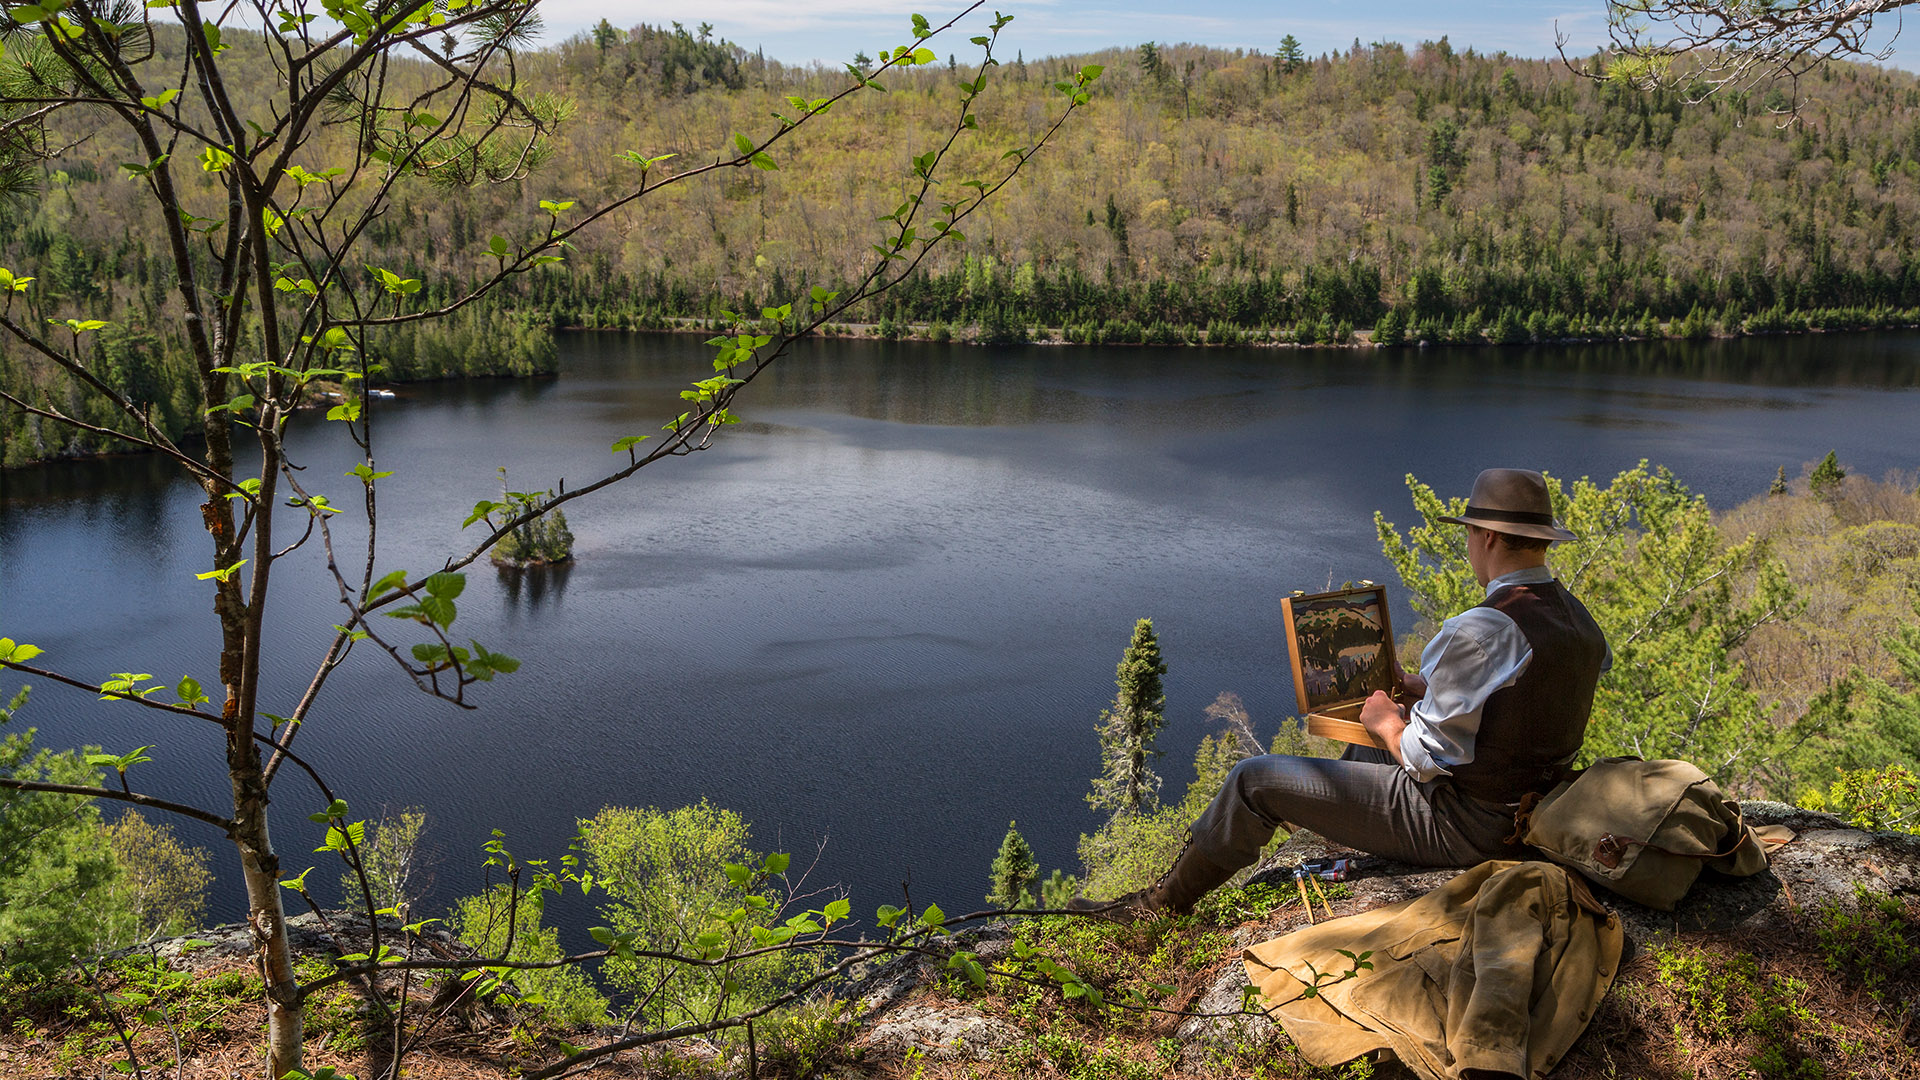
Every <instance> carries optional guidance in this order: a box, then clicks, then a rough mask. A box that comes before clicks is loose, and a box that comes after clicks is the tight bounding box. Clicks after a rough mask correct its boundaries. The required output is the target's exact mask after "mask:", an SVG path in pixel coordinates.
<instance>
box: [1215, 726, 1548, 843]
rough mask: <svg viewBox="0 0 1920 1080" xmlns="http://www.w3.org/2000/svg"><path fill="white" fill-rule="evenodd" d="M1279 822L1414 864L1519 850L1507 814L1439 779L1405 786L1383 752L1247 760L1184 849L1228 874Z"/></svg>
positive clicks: (1509, 810) (1402, 774)
mask: <svg viewBox="0 0 1920 1080" xmlns="http://www.w3.org/2000/svg"><path fill="white" fill-rule="evenodd" d="M1283 821H1284V822H1292V823H1293V824H1294V825H1296V826H1298V827H1300V828H1303V829H1311V830H1313V831H1314V832H1316V833H1319V834H1320V835H1321V836H1324V837H1326V838H1327V839H1329V840H1332V841H1333V842H1335V843H1337V844H1341V845H1344V846H1346V847H1351V848H1358V849H1359V850H1361V851H1365V852H1370V853H1372V854H1374V855H1379V856H1382V857H1385V858H1389V859H1394V860H1397V861H1399V862H1406V863H1413V864H1415V865H1418V866H1472V865H1475V864H1477V863H1481V862H1484V861H1486V860H1487V859H1515V858H1521V857H1522V851H1523V850H1524V849H1522V848H1520V847H1518V846H1513V847H1510V846H1508V845H1507V843H1506V838H1507V837H1508V836H1509V835H1511V834H1512V832H1513V807H1511V806H1503V805H1501V804H1499V803H1492V802H1487V801H1484V800H1481V799H1476V798H1473V797H1471V796H1469V795H1467V794H1466V793H1464V792H1462V791H1459V790H1457V789H1456V788H1455V787H1454V786H1453V781H1452V779H1450V778H1448V777H1445V776H1441V777H1438V778H1436V779H1433V780H1429V781H1425V782H1422V781H1418V780H1415V779H1414V778H1413V777H1411V776H1409V775H1407V771H1406V770H1405V769H1402V768H1401V767H1400V766H1399V765H1397V764H1394V763H1393V759H1392V758H1390V757H1388V756H1387V754H1386V753H1385V752H1384V751H1381V750H1376V749H1373V748H1371V747H1358V746H1355V747H1350V748H1349V749H1348V750H1347V753H1346V756H1344V757H1342V758H1340V759H1338V760H1331V759H1327V758H1308V757H1292V756H1290V755H1286V754H1268V755H1264V756H1261V757H1251V758H1247V759H1246V760H1244V761H1242V762H1241V763H1240V764H1238V765H1236V766H1234V769H1233V772H1232V774H1230V775H1229V776H1228V777H1227V782H1226V784H1225V785H1224V786H1222V787H1221V789H1220V794H1219V795H1216V796H1215V797H1214V800H1213V804H1212V805H1211V806H1209V807H1207V810H1206V813H1204V814H1201V815H1200V820H1198V821H1196V822H1194V823H1193V828H1192V832H1193V844H1194V847H1195V848H1196V849H1197V850H1198V851H1199V853H1200V854H1201V855H1202V856H1205V857H1206V859H1207V860H1208V861H1209V862H1212V863H1214V864H1215V865H1218V866H1221V867H1232V868H1234V869H1238V868H1240V867H1242V866H1246V865H1249V864H1250V863H1252V862H1253V861H1254V859H1256V858H1258V857H1259V854H1260V849H1261V848H1262V847H1265V846H1266V843H1267V841H1268V840H1271V839H1273V834H1274V830H1276V829H1277V828H1279V827H1280V823H1281V822H1283Z"/></svg>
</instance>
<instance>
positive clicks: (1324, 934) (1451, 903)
mask: <svg viewBox="0 0 1920 1080" xmlns="http://www.w3.org/2000/svg"><path fill="white" fill-rule="evenodd" d="M1623 940H1624V938H1623V934H1622V932H1621V928H1620V921H1619V920H1618V919H1617V918H1615V917H1614V916H1613V915H1612V914H1611V913H1609V912H1608V911H1607V910H1606V909H1605V908H1604V907H1602V906H1601V905H1600V903H1599V902H1598V901H1597V900H1595V899H1594V897H1593V894H1592V893H1591V892H1589V891H1588V889H1587V886H1586V884H1585V883H1584V882H1582V881H1581V880H1580V879H1579V878H1578V877H1575V876H1573V875H1571V874H1569V873H1567V871H1566V870H1564V869H1562V868H1560V867H1558V866H1555V865H1553V864H1551V863H1544V862H1522V863H1516V862H1486V863H1482V864H1480V865H1479V866H1476V867H1474V868H1473V869H1471V870H1468V871H1466V872H1464V873H1462V874H1461V875H1460V876H1459V877H1456V878H1454V879H1453V880H1452V881H1450V882H1448V883H1447V884H1446V885H1444V886H1441V887H1440V888H1438V889H1435V890H1434V891H1433V892H1430V893H1428V894H1427V895H1425V896H1421V897H1418V898H1416V899H1413V900H1408V901H1405V902H1402V903H1399V904H1392V905H1389V906H1387V907H1382V908H1376V909H1374V910H1372V911H1367V912H1363V913H1361V914H1358V915H1351V916H1348V917H1346V918H1343V919H1335V920H1332V921H1330V922H1324V923H1321V924H1319V925H1317V926H1311V927H1307V928H1305V929H1302V930H1297V931H1295V932H1293V933H1291V934H1288V935H1286V936H1284V937H1280V938H1276V939H1274V940H1272V941H1268V942H1265V943H1263V944H1260V945H1255V946H1254V947H1252V948H1250V949H1248V950H1247V951H1246V954H1245V963H1246V967H1247V975H1248V977H1249V978H1250V979H1251V980H1252V981H1253V985H1254V986H1255V987H1256V988H1257V989H1258V990H1259V991H1260V994H1261V998H1262V1002H1263V1004H1264V1005H1265V1006H1266V1008H1267V1010H1268V1012H1269V1013H1271V1014H1272V1016H1273V1018H1274V1019H1275V1020H1276V1021H1278V1022H1279V1023H1280V1025H1281V1026H1282V1027H1284V1028H1285V1029H1286V1032H1287V1034H1288V1036H1290V1037H1291V1038H1292V1039H1293V1041H1294V1043H1295V1045H1297V1046H1298V1047H1299V1048H1300V1052H1301V1054H1302V1055H1303V1056H1304V1057H1305V1058H1306V1059H1307V1060H1308V1061H1310V1062H1312V1063H1314V1064H1316V1065H1322V1066H1330V1065H1337V1064H1340V1063H1342V1062H1346V1061H1351V1060H1353V1059H1355V1058H1357V1057H1360V1056H1362V1055H1365V1054H1369V1053H1372V1052H1373V1051H1376V1050H1380V1049H1388V1050H1391V1051H1392V1052H1393V1053H1394V1055H1395V1056H1396V1057H1398V1058H1399V1059H1400V1060H1401V1061H1403V1062H1405V1063H1406V1064H1407V1065H1408V1066H1410V1067H1411V1068H1412V1069H1413V1070H1414V1071H1415V1072H1417V1073H1418V1074H1420V1075H1421V1076H1422V1077H1425V1078H1427V1080H1455V1078H1457V1077H1459V1075H1460V1073H1461V1071H1462V1070H1465V1069H1487V1070H1491V1071H1494V1072H1501V1073H1510V1074H1514V1075H1519V1076H1526V1077H1543V1076H1545V1075H1546V1073H1547V1071H1548V1070H1550V1069H1552V1068H1553V1066H1554V1065H1555V1064H1557V1063H1558V1062H1559V1061H1560V1059H1561V1058H1562V1057H1563V1056H1565V1054H1566V1052H1567V1050H1568V1049H1569V1048H1570V1047H1572V1045H1573V1042H1574V1040H1575V1039H1576V1038H1578V1037H1579V1035H1580V1033H1581V1032H1582V1031H1584V1030H1586V1027H1587V1023H1588V1021H1590V1020H1591V1019H1592V1018H1593V1013H1594V1010H1595V1009H1596V1008H1597V1007H1598V1006H1599V1004H1600V999H1601V997H1603V996H1604V995H1605V994H1606V992H1607V987H1608V986H1610V985H1611V984H1612V982H1613V977H1614V973H1615V971H1616V970H1617V969H1618V967H1619V963H1620V949H1621V945H1622V942H1623ZM1341 949H1345V950H1346V951H1348V952H1351V953H1355V954H1360V953H1365V952H1371V953H1372V954H1373V955H1372V956H1371V957H1369V958H1368V959H1369V962H1371V963H1372V964H1373V969H1372V970H1371V971H1365V970H1363V971H1361V972H1360V973H1359V975H1358V977H1356V978H1353V979H1349V980H1346V981H1343V982H1337V983H1331V982H1330V983H1329V984H1327V985H1324V986H1323V989H1322V990H1321V991H1320V992H1319V994H1318V996H1316V997H1311V998H1308V997H1303V996H1302V992H1303V991H1305V990H1306V988H1307V986H1308V985H1309V984H1311V983H1312V982H1313V980H1314V974H1313V973H1314V971H1315V970H1318V971H1319V972H1322V973H1324V975H1323V979H1326V980H1331V979H1333V978H1337V977H1338V976H1339V975H1340V974H1341V973H1344V972H1346V971H1348V970H1349V969H1350V968H1352V967H1353V964H1352V962H1351V961H1349V960H1348V959H1347V958H1346V957H1344V956H1342V955H1341V954H1340V952H1339V950H1341ZM1309 965H1311V966H1309Z"/></svg>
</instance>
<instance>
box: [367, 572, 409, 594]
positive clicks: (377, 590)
mask: <svg viewBox="0 0 1920 1080" xmlns="http://www.w3.org/2000/svg"><path fill="white" fill-rule="evenodd" d="M406 583H407V572H406V571H405V570H395V571H394V572H393V573H391V574H388V575H386V576H385V577H383V578H381V579H380V580H379V581H376V582H374V583H373V588H372V589H371V590H370V591H369V592H368V593H367V595H368V596H384V595H386V593H388V592H389V591H391V590H393V589H397V588H399V587H400V586H402V585H405V584H406Z"/></svg>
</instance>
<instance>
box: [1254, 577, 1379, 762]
mask: <svg viewBox="0 0 1920 1080" xmlns="http://www.w3.org/2000/svg"><path fill="white" fill-rule="evenodd" d="M1280 616H1281V618H1282V619H1283V620H1284V621H1285V623H1286V630H1287V658H1288V660H1289V661H1290V662H1291V664H1292V666H1293V691H1294V697H1295V698H1296V700H1297V701H1298V702H1299V706H1300V715H1301V716H1302V717H1304V718H1305V719H1306V725H1307V734H1309V735H1320V736H1323V737H1325V738H1329V739H1339V740H1340V741H1342V742H1349V743H1354V744H1356V745H1359V746H1372V747H1377V748H1378V749H1381V750H1385V749H1387V747H1386V744H1385V743H1382V742H1381V741H1380V740H1379V739H1376V738H1374V737H1373V735H1372V734H1371V733H1369V732H1368V731H1367V729H1366V728H1365V727H1363V726H1361V724H1360V706H1361V705H1363V704H1365V703H1366V700H1367V697H1368V696H1369V695H1371V694H1372V693H1373V692H1374V691H1375V690H1385V691H1387V692H1388V693H1389V694H1392V695H1393V696H1394V699H1395V700H1396V701H1398V700H1400V699H1402V698H1403V697H1404V696H1405V692H1404V690H1403V688H1402V687H1401V685H1400V668H1399V665H1398V664H1396V663H1395V662H1394V657H1393V624H1392V622H1391V620H1390V619H1389V618H1388V616H1387V590H1386V589H1385V588H1384V587H1382V586H1379V585H1375V584H1373V583H1372V582H1370V581H1367V582H1361V583H1360V584H1359V585H1356V586H1349V587H1347V588H1344V589H1338V590H1335V591H1333V592H1324V593H1313V594H1311V595H1308V594H1296V595H1293V596H1289V597H1285V598H1283V599H1282V600H1281V601H1280Z"/></svg>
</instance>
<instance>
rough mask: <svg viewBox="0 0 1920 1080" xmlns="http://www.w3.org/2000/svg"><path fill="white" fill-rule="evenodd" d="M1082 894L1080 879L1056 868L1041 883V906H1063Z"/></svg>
mask: <svg viewBox="0 0 1920 1080" xmlns="http://www.w3.org/2000/svg"><path fill="white" fill-rule="evenodd" d="M1078 895H1080V879H1079V878H1078V877H1077V876H1075V875H1073V874H1069V873H1067V872H1066V871H1064V870H1059V869H1056V870H1054V872H1053V873H1051V874H1049V875H1047V880H1045V881H1043V882H1041V883H1040V906H1041V907H1047V908H1063V907H1066V906H1067V901H1069V900H1071V899H1073V898H1074V897H1076V896H1078Z"/></svg>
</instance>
